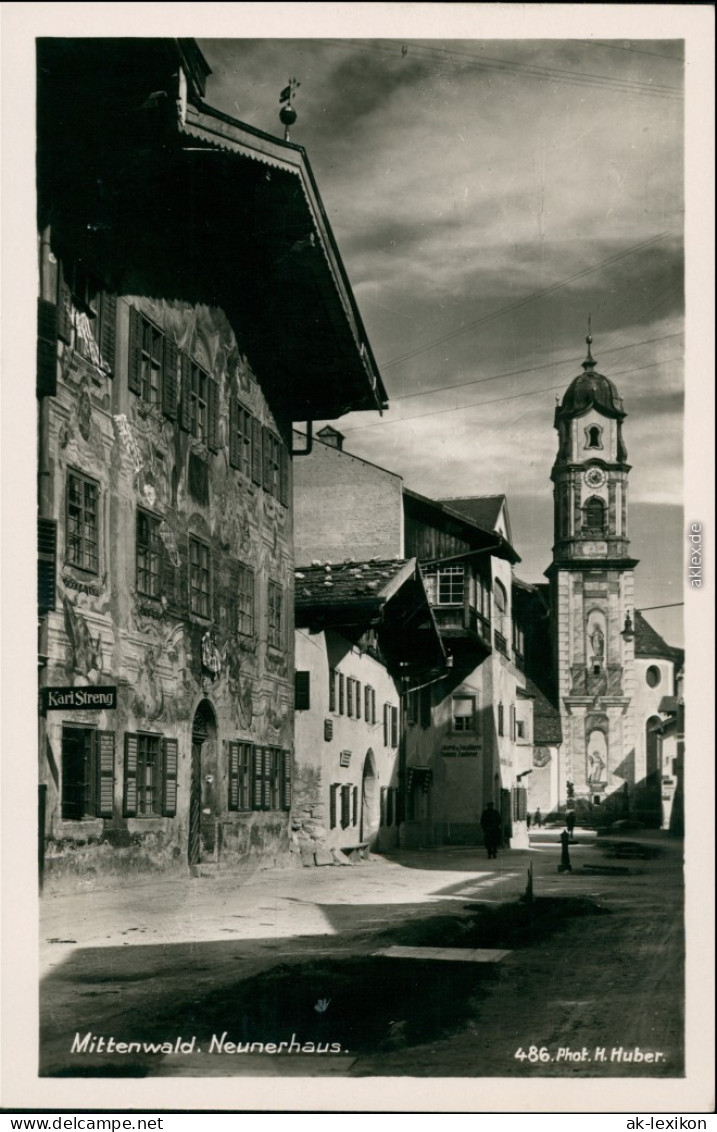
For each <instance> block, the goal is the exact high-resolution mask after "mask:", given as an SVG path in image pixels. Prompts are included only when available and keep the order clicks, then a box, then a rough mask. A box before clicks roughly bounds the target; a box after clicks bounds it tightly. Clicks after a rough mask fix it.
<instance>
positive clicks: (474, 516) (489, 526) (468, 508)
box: [439, 495, 510, 536]
mask: <svg viewBox="0 0 717 1132" xmlns="http://www.w3.org/2000/svg"><path fill="white" fill-rule="evenodd" d="M439 503H442V504H443V505H444V506H445V507H450V508H451V510H452V511H457V512H458V514H459V515H464V516H465V517H466V519H470V521H471V522H472V523H475V524H476V526H478V527H483V529H484V530H486V531H493V530H495V526H496V523H497V522H498V518H499V516H500V511H501V508H502V507H503V505H504V504H505V495H464V496H456V497H455V498H451V499H440V500H439ZM508 534H509V536H510V532H508Z"/></svg>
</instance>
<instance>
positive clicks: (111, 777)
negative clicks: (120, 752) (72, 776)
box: [94, 731, 115, 818]
mask: <svg viewBox="0 0 717 1132" xmlns="http://www.w3.org/2000/svg"><path fill="white" fill-rule="evenodd" d="M94 741H95V744H96V745H95V771H96V774H97V792H96V798H97V816H98V817H100V818H111V817H112V816H113V814H114V798H115V736H114V731H96V732H95V734H94Z"/></svg>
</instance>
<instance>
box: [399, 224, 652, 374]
mask: <svg viewBox="0 0 717 1132" xmlns="http://www.w3.org/2000/svg"><path fill="white" fill-rule="evenodd" d="M672 235H674V232H672V231H670V230H668V231H666V232H660V233H659V234H658V235H656V236H651V237H650V238H649V239H648V240H642V241H641V242H640V243H639V244H633V245H632V246H631V247H629V248H625V249H624V250H623V251H621V252H616V253H615V254H614V255H611V256H608V257H607V258H606V259H602V260H600V261H599V262H598V263H594V264H591V265H590V267H584V268H582V269H581V270H580V271H576V272H574V273H573V274H572V275H567V276H566V277H565V278H564V279H559V280H558V281H557V283H551V285H550V286H549V287H544V288H543V289H542V290H540V291H533V292H532V294H530V295H525V296H524V297H523V298H522V299H518V300H517V301H516V302H514V303H509V304H508V305H507V306H505V307H500V308H499V309H498V310H496V311H491V312H490V313H489V314H486V315H482V316H481V318H476V319H473V321H472V322H469V323H466V325H465V326H459V327H456V328H455V329H454V330H450V331H448V332H447V333H446V334H442V335H440V336H439V337H438V338H433V339H431V341H429V342H424V343H423V345H421V346H416V347H415V348H414V349H412V350H407V351H406V352H405V353H404V354H399V355H397V356H396V357H395V358H390V359H389V360H388V361H387V362H383V363H382V365H381V367H380V368H381V370H382V371H383V370H387V369H391V368H392V367H393V366H397V365H399V364H401V363H402V362H407V361H409V360H410V359H411V358H415V357H418V355H419V354H423V353H425V352H426V350H433V349H435V347H436V346H442V345H444V344H445V343H446V342H453V341H454V340H455V339H456V338H461V337H462V336H463V335H465V334H469V333H470V332H471V331H472V330H476V329H477V328H478V327H479V326H485V324H486V323H488V322H492V321H493V319H496V318H501V317H502V316H503V315H504V314H510V313H511V312H512V311H516V310H520V308H521V307H524V306H527V304H528V303H533V302H536V301H537V300H538V299H543V298H545V297H546V296H547V295H552V294H554V293H555V292H556V291H559V290H561V288H562V287H565V286H567V284H568V283H574V282H575V281H576V280H577V279H583V278H584V277H585V276H587V275H592V274H593V273H594V272H595V271H599V270H600V269H601V268H603V267H607V266H608V265H609V264H613V263H617V262H618V261H619V260H621V259H625V258H627V257H628V256H631V255H634V254H635V253H636V252H639V251H643V250H644V249H645V248H649V247H651V246H652V245H653V244H656V243H658V242H659V241H661V240H665V239H667V237H668V236H672Z"/></svg>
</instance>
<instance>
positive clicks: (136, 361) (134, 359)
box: [127, 307, 142, 394]
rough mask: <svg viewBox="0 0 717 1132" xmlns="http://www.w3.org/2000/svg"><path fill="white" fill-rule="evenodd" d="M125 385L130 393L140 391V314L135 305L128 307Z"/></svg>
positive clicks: (138, 392)
mask: <svg viewBox="0 0 717 1132" xmlns="http://www.w3.org/2000/svg"><path fill="white" fill-rule="evenodd" d="M127 387H128V389H129V390H130V392H131V393H137V394H140V393H141V392H142V316H141V314H140V313H139V311H138V310H137V308H136V307H130V308H129V358H128V363H127Z"/></svg>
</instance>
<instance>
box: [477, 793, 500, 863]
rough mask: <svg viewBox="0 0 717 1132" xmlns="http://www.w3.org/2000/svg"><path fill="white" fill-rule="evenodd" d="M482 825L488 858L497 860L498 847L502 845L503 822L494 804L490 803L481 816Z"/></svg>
mask: <svg viewBox="0 0 717 1132" xmlns="http://www.w3.org/2000/svg"><path fill="white" fill-rule="evenodd" d="M480 824H481V828H482V830H483V841H484V843H485V847H486V851H487V853H488V857H489V858H496V857H497V856H498V846H499V845H500V826H501V821H500V814H499V813H498V811H497V810H496V808H495V806H494V805H493V803H492V802H489V803H488V805H487V806H486V808H485V809H484V811H483V813H482V814H481V816H480Z"/></svg>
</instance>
